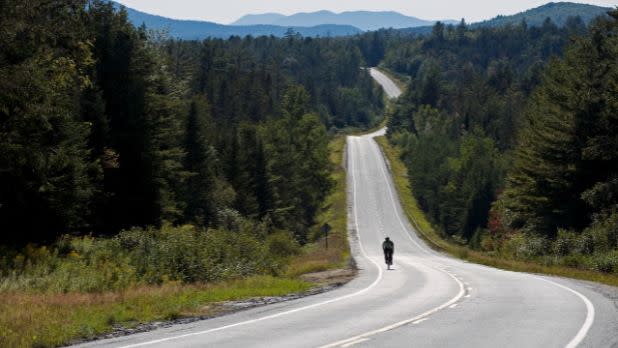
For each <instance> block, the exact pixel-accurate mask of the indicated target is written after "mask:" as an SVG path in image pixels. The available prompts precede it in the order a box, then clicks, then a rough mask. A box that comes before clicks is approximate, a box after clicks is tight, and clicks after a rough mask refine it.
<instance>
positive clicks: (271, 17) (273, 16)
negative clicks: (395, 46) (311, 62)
mask: <svg viewBox="0 0 618 348" xmlns="http://www.w3.org/2000/svg"><path fill="white" fill-rule="evenodd" d="M436 22H438V21H436V20H425V19H420V18H417V17H412V16H406V15H403V14H401V13H399V12H396V11H344V12H340V13H335V12H332V11H327V10H321V11H316V12H299V13H295V14H292V15H288V16H286V15H282V14H280V13H265V14H249V15H245V16H243V17H241V18H240V19H238V20H237V21H235V22H233V23H232V24H233V25H238V24H245V23H252V24H269V25H279V26H300V27H306V26H315V25H319V24H339V25H351V26H354V27H357V28H359V29H361V30H364V31H371V30H378V29H382V28H393V29H401V28H410V27H420V26H427V25H433V24H435V23H436ZM441 22H443V23H447V24H454V23H457V21H454V20H449V19H446V20H442V21H441Z"/></svg>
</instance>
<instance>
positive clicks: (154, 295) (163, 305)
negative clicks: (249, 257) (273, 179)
mask: <svg viewBox="0 0 618 348" xmlns="http://www.w3.org/2000/svg"><path fill="white" fill-rule="evenodd" d="M311 286H312V285H311V284H309V283H307V282H303V281H300V280H296V279H287V278H274V277H268V276H256V277H251V278H247V279H244V280H235V281H227V282H222V283H216V284H208V285H181V284H177V283H170V284H167V285H164V286H142V287H137V288H133V289H129V290H125V291H119V292H109V293H101V294H85V293H69V294H24V293H2V294H0V313H2V315H0V347H54V346H60V345H63V344H66V343H68V342H70V341H71V340H74V339H77V338H92V337H95V336H97V335H100V334H102V333H105V332H109V331H110V330H111V329H112V328H113V326H116V325H123V326H126V327H131V326H135V325H137V324H139V323H145V322H150V321H155V320H170V319H176V318H180V317H190V316H198V315H210V314H215V313H216V310H217V307H216V306H212V304H215V303H217V302H221V301H232V300H239V299H243V298H250V297H260V296H281V295H286V294H290V293H295V292H302V291H306V290H308V289H309V288H310V287H311Z"/></svg>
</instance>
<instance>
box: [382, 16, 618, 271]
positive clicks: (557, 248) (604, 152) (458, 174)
mask: <svg viewBox="0 0 618 348" xmlns="http://www.w3.org/2000/svg"><path fill="white" fill-rule="evenodd" d="M617 30H618V12H616V11H614V12H610V16H607V17H602V18H599V19H597V20H596V21H594V22H593V23H592V24H591V25H590V26H587V25H586V24H584V22H583V21H582V20H581V19H579V18H577V17H571V18H569V19H568V20H567V21H566V24H565V25H564V26H562V27H558V26H556V25H554V24H553V23H552V22H551V20H549V19H547V20H546V21H545V22H544V23H543V24H542V25H541V26H534V27H532V26H528V25H527V24H526V23H525V22H522V23H521V24H520V25H516V26H505V27H495V28H470V27H468V26H467V25H466V24H465V23H464V22H463V21H462V23H461V24H460V25H457V26H444V25H442V24H437V25H436V26H434V28H433V31H432V33H431V35H428V36H426V37H403V36H399V37H392V38H391V39H390V40H386V42H385V46H386V47H387V49H386V51H385V58H384V63H383V64H384V65H385V66H386V67H389V68H391V69H392V70H394V71H396V72H399V73H402V74H406V75H408V76H411V82H410V83H409V87H408V90H407V91H406V93H405V94H404V95H403V96H402V97H401V98H400V100H399V102H398V105H397V107H396V109H395V111H394V112H393V115H392V117H391V118H390V122H389V134H388V135H389V138H390V139H391V141H392V142H394V143H395V144H398V145H399V146H401V148H402V149H403V150H404V153H403V159H404V160H405V162H406V164H407V166H408V170H409V175H410V182H411V185H412V188H413V191H414V194H415V196H416V198H417V199H418V201H419V204H420V205H421V207H422V208H423V209H424V210H425V211H426V212H427V213H428V215H429V217H430V218H431V220H432V221H433V222H434V223H435V224H436V225H437V226H438V227H440V229H441V230H442V231H443V232H444V233H445V235H446V236H450V237H452V238H454V239H455V240H458V241H460V242H462V243H467V244H469V245H470V246H472V247H474V248H479V249H484V250H487V251H492V252H500V251H506V250H510V251H513V253H515V254H517V255H519V256H523V257H538V256H543V255H554V254H556V253H557V254H558V255H559V256H565V255H580V256H581V255H584V256H585V255H591V254H593V253H594V252H599V253H605V254H604V255H605V256H603V257H605V259H604V260H606V261H607V258H608V257H609V258H611V259H612V260H614V261H615V262H614V261H611V260H610V261H607V262H610V263H611V262H613V264H612V265H613V266H611V267H609V270H610V271H611V269H612V268H615V269H616V270H618V258H616V257H615V255H616V254H615V251H612V250H616V248H617V247H618V243H617V240H618V239H617V237H616V236H618V230H617V229H616V227H615V226H616V224H615V222H616V216H618V215H617V210H616V209H617V207H618V205H617V203H618V201H617V200H616V197H618V196H617V195H616V192H617V191H616V187H617V186H616V175H618V167H616V163H617V162H616V160H615V153H616V148H617V147H616V144H615V135H616V126H617V125H618V122H617V120H616V118H615V117H614V116H613V115H616V111H618V110H617V109H616V107H617V104H616V103H615V99H616V95H618V93H617V92H618V91H617V90H616V85H615V81H616V71H617V70H616V68H617V66H616V57H617V56H618V55H617V53H618V52H617V51H616V49H617V47H618V44H617V42H616V31H617ZM595 248H596V250H595ZM510 251H509V252H510ZM612 252H613V254H612ZM607 253H609V254H607ZM607 255H609V256H607ZM611 255H614V256H611ZM597 261H598V260H597ZM597 261H595V260H592V261H590V263H591V267H593V268H595V269H604V270H607V269H608V267H600V266H599V267H597V266H598V264H599V262H600V261H599V262H597ZM565 262H566V261H565ZM595 262H596V263H595ZM574 263H575V264H579V261H578V262H574ZM592 263H595V265H596V266H594V265H592ZM601 263H602V262H601Z"/></svg>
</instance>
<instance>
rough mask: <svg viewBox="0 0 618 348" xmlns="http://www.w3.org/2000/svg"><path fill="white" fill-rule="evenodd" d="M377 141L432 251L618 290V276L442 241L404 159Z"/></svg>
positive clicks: (414, 222) (405, 207)
mask: <svg viewBox="0 0 618 348" xmlns="http://www.w3.org/2000/svg"><path fill="white" fill-rule="evenodd" d="M376 140H377V141H378V143H379V144H380V147H381V148H382V151H383V152H384V154H385V155H386V157H387V159H388V161H389V164H390V167H391V171H392V173H393V180H394V181H395V186H396V187H397V191H398V192H399V200H400V202H401V204H402V206H403V210H404V212H405V213H406V216H407V217H408V219H409V220H410V222H411V223H412V225H413V226H414V227H415V229H416V230H417V231H418V232H419V235H420V236H421V238H423V239H424V240H425V241H427V242H428V244H429V245H430V246H431V247H432V248H434V249H437V250H442V251H445V252H447V253H449V254H451V255H453V256H455V257H458V258H461V259H465V260H468V261H471V262H474V263H479V264H483V265H486V266H491V267H496V268H501V269H506V270H510V271H516V272H529V273H541V274H548V275H554V276H561V277H568V278H575V279H581V280H589V281H595V282H599V283H603V284H607V285H612V286H618V276H616V275H612V274H607V273H601V272H594V271H589V270H582V269H577V268H570V267H564V266H545V265H541V264H538V263H534V262H527V261H521V260H514V259H511V258H507V257H504V256H492V255H488V254H487V253H483V252H479V251H475V250H471V249H469V248H467V247H465V246H461V245H457V244H455V243H453V242H450V241H448V240H446V239H444V238H442V236H441V235H440V234H439V233H438V232H437V229H436V228H434V227H433V226H432V225H431V223H430V222H429V221H428V220H427V218H426V217H425V214H424V213H423V211H422V210H421V209H420V208H419V206H418V204H417V202H416V199H415V198H414V196H413V195H412V189H411V187H410V182H409V180H408V175H407V173H408V172H407V169H406V167H405V164H404V163H403V162H402V161H401V159H400V152H399V149H397V148H395V147H393V146H391V144H389V143H388V140H387V139H386V138H384V137H380V138H378V139H376Z"/></svg>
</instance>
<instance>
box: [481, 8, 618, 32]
mask: <svg viewBox="0 0 618 348" xmlns="http://www.w3.org/2000/svg"><path fill="white" fill-rule="evenodd" d="M609 10H611V8H607V7H600V6H594V5H587V4H576V3H572V2H550V3H548V4H546V5H543V6H540V7H537V8H533V9H530V10H527V11H524V12H520V13H518V14H515V15H512V16H498V17H495V18H493V19H490V20H488V21H484V22H479V23H476V24H475V25H474V26H479V27H496V26H502V25H508V24H519V23H521V22H522V21H524V20H525V21H526V23H528V25H530V26H540V25H541V24H543V21H545V19H546V18H548V17H549V18H551V20H552V22H554V23H556V24H557V25H558V26H564V24H565V23H566V21H567V19H568V18H569V17H576V16H579V17H581V19H582V20H583V21H584V22H585V23H590V21H592V20H593V19H595V18H596V17H598V16H601V15H604V14H606V13H607V11H609Z"/></svg>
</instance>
